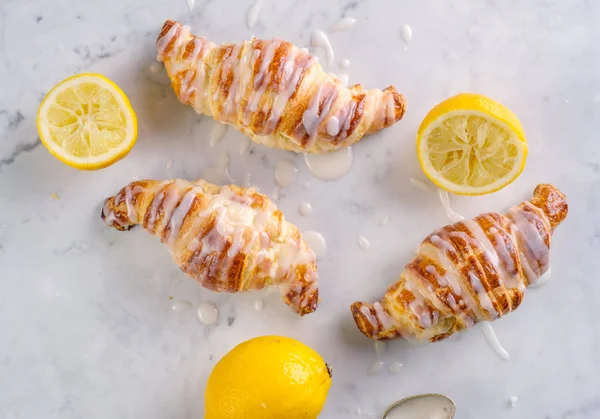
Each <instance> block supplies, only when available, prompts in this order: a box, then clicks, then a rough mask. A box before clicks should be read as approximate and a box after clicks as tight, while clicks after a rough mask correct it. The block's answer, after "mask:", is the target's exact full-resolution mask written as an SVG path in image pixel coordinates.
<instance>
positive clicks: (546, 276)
mask: <svg viewBox="0 0 600 419" xmlns="http://www.w3.org/2000/svg"><path fill="white" fill-rule="evenodd" d="M551 276H552V266H550V267H549V268H548V270H547V271H546V272H545V273H544V274H543V275H542V276H540V279H538V280H537V281H536V282H534V283H533V284H529V288H539V287H541V286H542V285H545V284H547V283H548V281H549V280H550V277H551Z"/></svg>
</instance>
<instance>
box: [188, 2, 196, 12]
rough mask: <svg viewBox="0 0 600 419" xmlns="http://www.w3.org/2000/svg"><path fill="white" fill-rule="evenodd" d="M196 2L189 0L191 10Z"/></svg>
mask: <svg viewBox="0 0 600 419" xmlns="http://www.w3.org/2000/svg"><path fill="white" fill-rule="evenodd" d="M195 3H196V0H187V4H188V6H189V8H190V10H194V5H195Z"/></svg>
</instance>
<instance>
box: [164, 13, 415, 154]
mask: <svg viewBox="0 0 600 419" xmlns="http://www.w3.org/2000/svg"><path fill="white" fill-rule="evenodd" d="M156 48H157V50H158V56H157V59H158V60H159V61H161V62H163V63H164V64H165V67H166V69H167V74H168V76H169V78H170V79H171V84H172V86H173V89H174V90H175V93H176V94H177V98H178V99H179V101H180V102H182V103H185V104H187V105H191V106H192V107H193V108H194V109H195V110H196V112H198V113H200V114H205V115H209V116H212V117H213V118H214V119H216V120H217V121H220V122H222V123H227V124H230V125H233V126H235V127H237V128H238V129H240V130H241V131H242V132H243V133H245V134H246V135H248V136H250V138H252V139H253V140H254V141H255V142H257V143H259V144H264V145H266V146H269V147H277V148H281V149H284V150H291V151H296V152H309V153H322V152H327V151H332V150H335V149H337V148H340V147H344V146H349V145H351V144H354V143H355V142H357V141H358V140H360V139H361V138H362V137H363V136H364V135H366V134H372V133H374V132H377V131H379V130H381V129H383V128H385V127H389V126H390V125H392V124H394V123H396V122H397V121H399V120H400V119H401V118H402V115H404V110H405V107H406V105H405V101H404V96H402V95H401V94H398V92H397V91H396V89H394V88H393V87H391V86H390V87H388V88H386V89H385V90H383V91H381V90H378V89H373V90H367V91H365V90H363V88H362V86H361V85H359V84H357V85H354V86H352V87H349V88H347V87H345V86H343V85H342V84H341V82H340V80H339V79H338V78H337V77H336V76H335V75H333V74H328V73H326V72H325V71H323V69H322V68H321V66H320V64H319V63H318V58H316V57H314V56H312V55H310V54H309V52H308V50H307V49H300V48H297V47H295V46H294V45H292V44H291V43H289V42H286V41H283V40H280V39H273V40H268V41H265V40H261V39H257V38H253V39H252V40H250V41H244V42H242V43H241V44H235V45H234V44H225V45H220V46H217V45H216V44H214V43H212V42H210V41H208V40H206V39H205V38H203V37H197V36H194V35H192V34H191V33H190V31H189V28H187V27H185V26H182V25H181V24H179V23H177V22H174V21H172V20H167V21H166V22H165V24H164V25H163V27H162V30H161V32H160V35H159V36H158V39H157V41H156Z"/></svg>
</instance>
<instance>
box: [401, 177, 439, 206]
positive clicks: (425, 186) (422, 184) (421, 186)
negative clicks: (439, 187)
mask: <svg viewBox="0 0 600 419" xmlns="http://www.w3.org/2000/svg"><path fill="white" fill-rule="evenodd" d="M409 180H410V183H412V184H413V185H414V186H416V187H417V188H419V189H423V190H424V191H430V190H431V186H430V185H429V184H428V183H427V182H425V181H424V180H421V179H417V178H414V177H411V178H410V179H409ZM442 204H443V203H442Z"/></svg>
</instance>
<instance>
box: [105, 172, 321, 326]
mask: <svg viewBox="0 0 600 419" xmlns="http://www.w3.org/2000/svg"><path fill="white" fill-rule="evenodd" d="M102 219H103V220H104V221H105V222H106V224H107V225H109V226H111V227H114V228H116V229H117V230H127V229H129V228H131V227H133V226H134V225H136V224H140V225H142V226H143V227H144V228H145V229H146V231H148V232H149V233H151V234H154V235H157V236H158V237H160V240H161V241H162V242H163V243H165V244H167V246H168V247H169V249H170V251H171V254H172V255H173V258H174V259H175V262H176V263H177V264H178V265H179V267H180V268H181V270H182V271H183V272H185V273H186V274H187V275H189V276H191V277H192V278H194V279H195V280H196V281H198V282H200V284H201V285H202V286H204V287H206V288H208V289H211V290H213V291H226V292H238V291H248V290H258V289H262V288H264V287H266V286H269V285H276V286H279V288H280V290H281V293H282V296H283V299H284V301H285V303H286V304H288V305H289V306H291V307H292V308H293V309H294V310H295V311H296V312H297V313H299V314H300V315H304V314H308V313H311V312H313V311H315V309H316V308H317V303H318V299H319V292H318V289H317V283H318V275H317V266H316V264H315V255H314V253H313V252H312V250H311V249H310V248H309V247H308V245H307V244H306V243H305V242H304V240H302V237H301V235H300V232H299V231H298V228H296V226H294V225H293V224H291V223H289V222H287V221H285V219H284V218H283V215H282V214H281V212H280V211H279V210H278V209H277V207H276V206H275V204H273V203H272V202H271V201H270V200H269V198H267V197H266V196H264V195H261V194H259V193H258V192H256V190H255V189H254V188H247V189H244V188H239V187H237V186H234V185H229V186H223V187H219V186H215V185H212V184H209V183H207V182H205V181H203V180H199V181H197V182H188V181H185V180H180V179H177V180H168V181H164V182H160V181H156V180H141V181H137V182H132V183H130V184H129V185H127V186H125V187H124V188H123V189H121V191H120V192H119V193H118V194H117V195H115V196H113V197H110V198H108V199H106V201H105V203H104V206H103V208H102Z"/></svg>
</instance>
